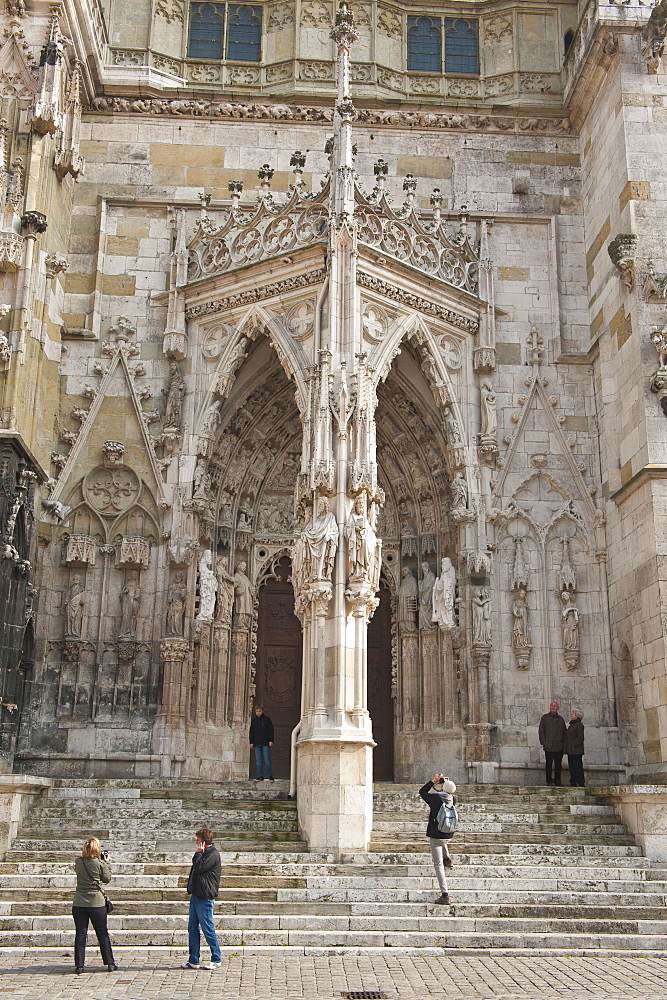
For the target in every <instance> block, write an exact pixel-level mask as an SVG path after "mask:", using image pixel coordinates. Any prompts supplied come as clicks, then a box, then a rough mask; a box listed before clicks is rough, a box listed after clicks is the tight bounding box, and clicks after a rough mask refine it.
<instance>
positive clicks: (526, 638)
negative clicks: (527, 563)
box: [512, 588, 532, 649]
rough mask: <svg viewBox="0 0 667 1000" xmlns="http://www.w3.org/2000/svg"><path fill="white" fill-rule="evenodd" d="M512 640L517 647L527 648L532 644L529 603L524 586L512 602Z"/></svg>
mask: <svg viewBox="0 0 667 1000" xmlns="http://www.w3.org/2000/svg"><path fill="white" fill-rule="evenodd" d="M512 618H513V619H514V622H513V625H512V642H513V645H514V648H515V649H527V648H529V647H530V646H532V643H531V639H530V625H529V622H528V605H527V604H526V591H525V590H523V588H522V589H521V590H520V591H519V592H518V594H517V596H516V597H515V599H514V601H513V603H512Z"/></svg>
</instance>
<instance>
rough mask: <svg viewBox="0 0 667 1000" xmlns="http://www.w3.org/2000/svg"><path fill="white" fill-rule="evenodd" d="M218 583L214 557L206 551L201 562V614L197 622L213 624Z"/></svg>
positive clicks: (209, 551)
mask: <svg viewBox="0 0 667 1000" xmlns="http://www.w3.org/2000/svg"><path fill="white" fill-rule="evenodd" d="M217 589H218V581H217V580H216V578H215V573H214V572H213V556H212V555H211V550H210V549H206V550H205V551H204V552H203V553H202V557H201V559H200V560H199V613H198V615H197V621H199V622H212V621H213V610H214V608H215V595H216V591H217Z"/></svg>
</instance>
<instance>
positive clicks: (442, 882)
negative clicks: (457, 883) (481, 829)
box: [419, 774, 457, 904]
mask: <svg viewBox="0 0 667 1000" xmlns="http://www.w3.org/2000/svg"><path fill="white" fill-rule="evenodd" d="M436 786H438V787H436ZM432 788H435V792H432V791H431V789H432ZM455 791H456V785H455V784H454V782H453V781H451V780H450V778H446V777H445V776H444V774H434V775H433V778H432V780H431V781H427V782H426V784H425V785H422V787H421V788H420V789H419V794H420V795H421V797H422V798H423V800H424V802H426V804H427V805H428V807H429V809H430V813H429V817H428V824H427V826H426V836H427V837H428V838H429V843H430V845H431V857H432V858H433V867H434V868H435V874H436V877H437V879H438V885H439V886H440V898H439V899H436V900H435V902H436V903H440V904H447V903H449V892H448V890H447V879H446V878H445V868H451V867H452V859H451V858H450V856H449V851H448V850H447V843H446V841H447V840H449V839H450V837H453V836H454V830H455V829H456V822H457V816H456V809H455V806H456V798H455V797H454V792H455Z"/></svg>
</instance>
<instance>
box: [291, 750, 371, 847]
mask: <svg viewBox="0 0 667 1000" xmlns="http://www.w3.org/2000/svg"><path fill="white" fill-rule="evenodd" d="M297 769H298V770H297V773H298V788H299V791H298V814H299V827H300V829H301V832H302V833H303V835H304V836H305V838H306V839H307V841H308V846H309V848H310V850H311V851H327V852H330V853H333V854H336V855H340V854H342V853H344V852H347V851H367V850H368V842H369V840H370V835H371V828H372V823H373V775H372V769H373V753H372V743H370V742H369V743H360V742H352V741H349V742H348V741H345V740H343V739H336V738H333V739H317V738H316V739H309V740H307V741H304V742H301V743H299V744H298V745H297Z"/></svg>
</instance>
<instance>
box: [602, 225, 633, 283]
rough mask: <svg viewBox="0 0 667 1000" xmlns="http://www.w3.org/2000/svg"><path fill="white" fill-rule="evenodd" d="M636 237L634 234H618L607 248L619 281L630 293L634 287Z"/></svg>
mask: <svg viewBox="0 0 667 1000" xmlns="http://www.w3.org/2000/svg"><path fill="white" fill-rule="evenodd" d="M636 248H637V237H636V236H635V235H634V233H619V235H618V236H617V237H616V239H615V240H612V241H611V243H610V244H609V246H608V247H607V252H608V253H609V257H610V259H611V262H612V264H613V265H614V267H615V268H617V270H618V271H619V272H620V275H621V280H622V282H623V284H624V285H626V286H627V288H628V289H629V290H630V291H632V289H633V288H634V286H635V251H636Z"/></svg>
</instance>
